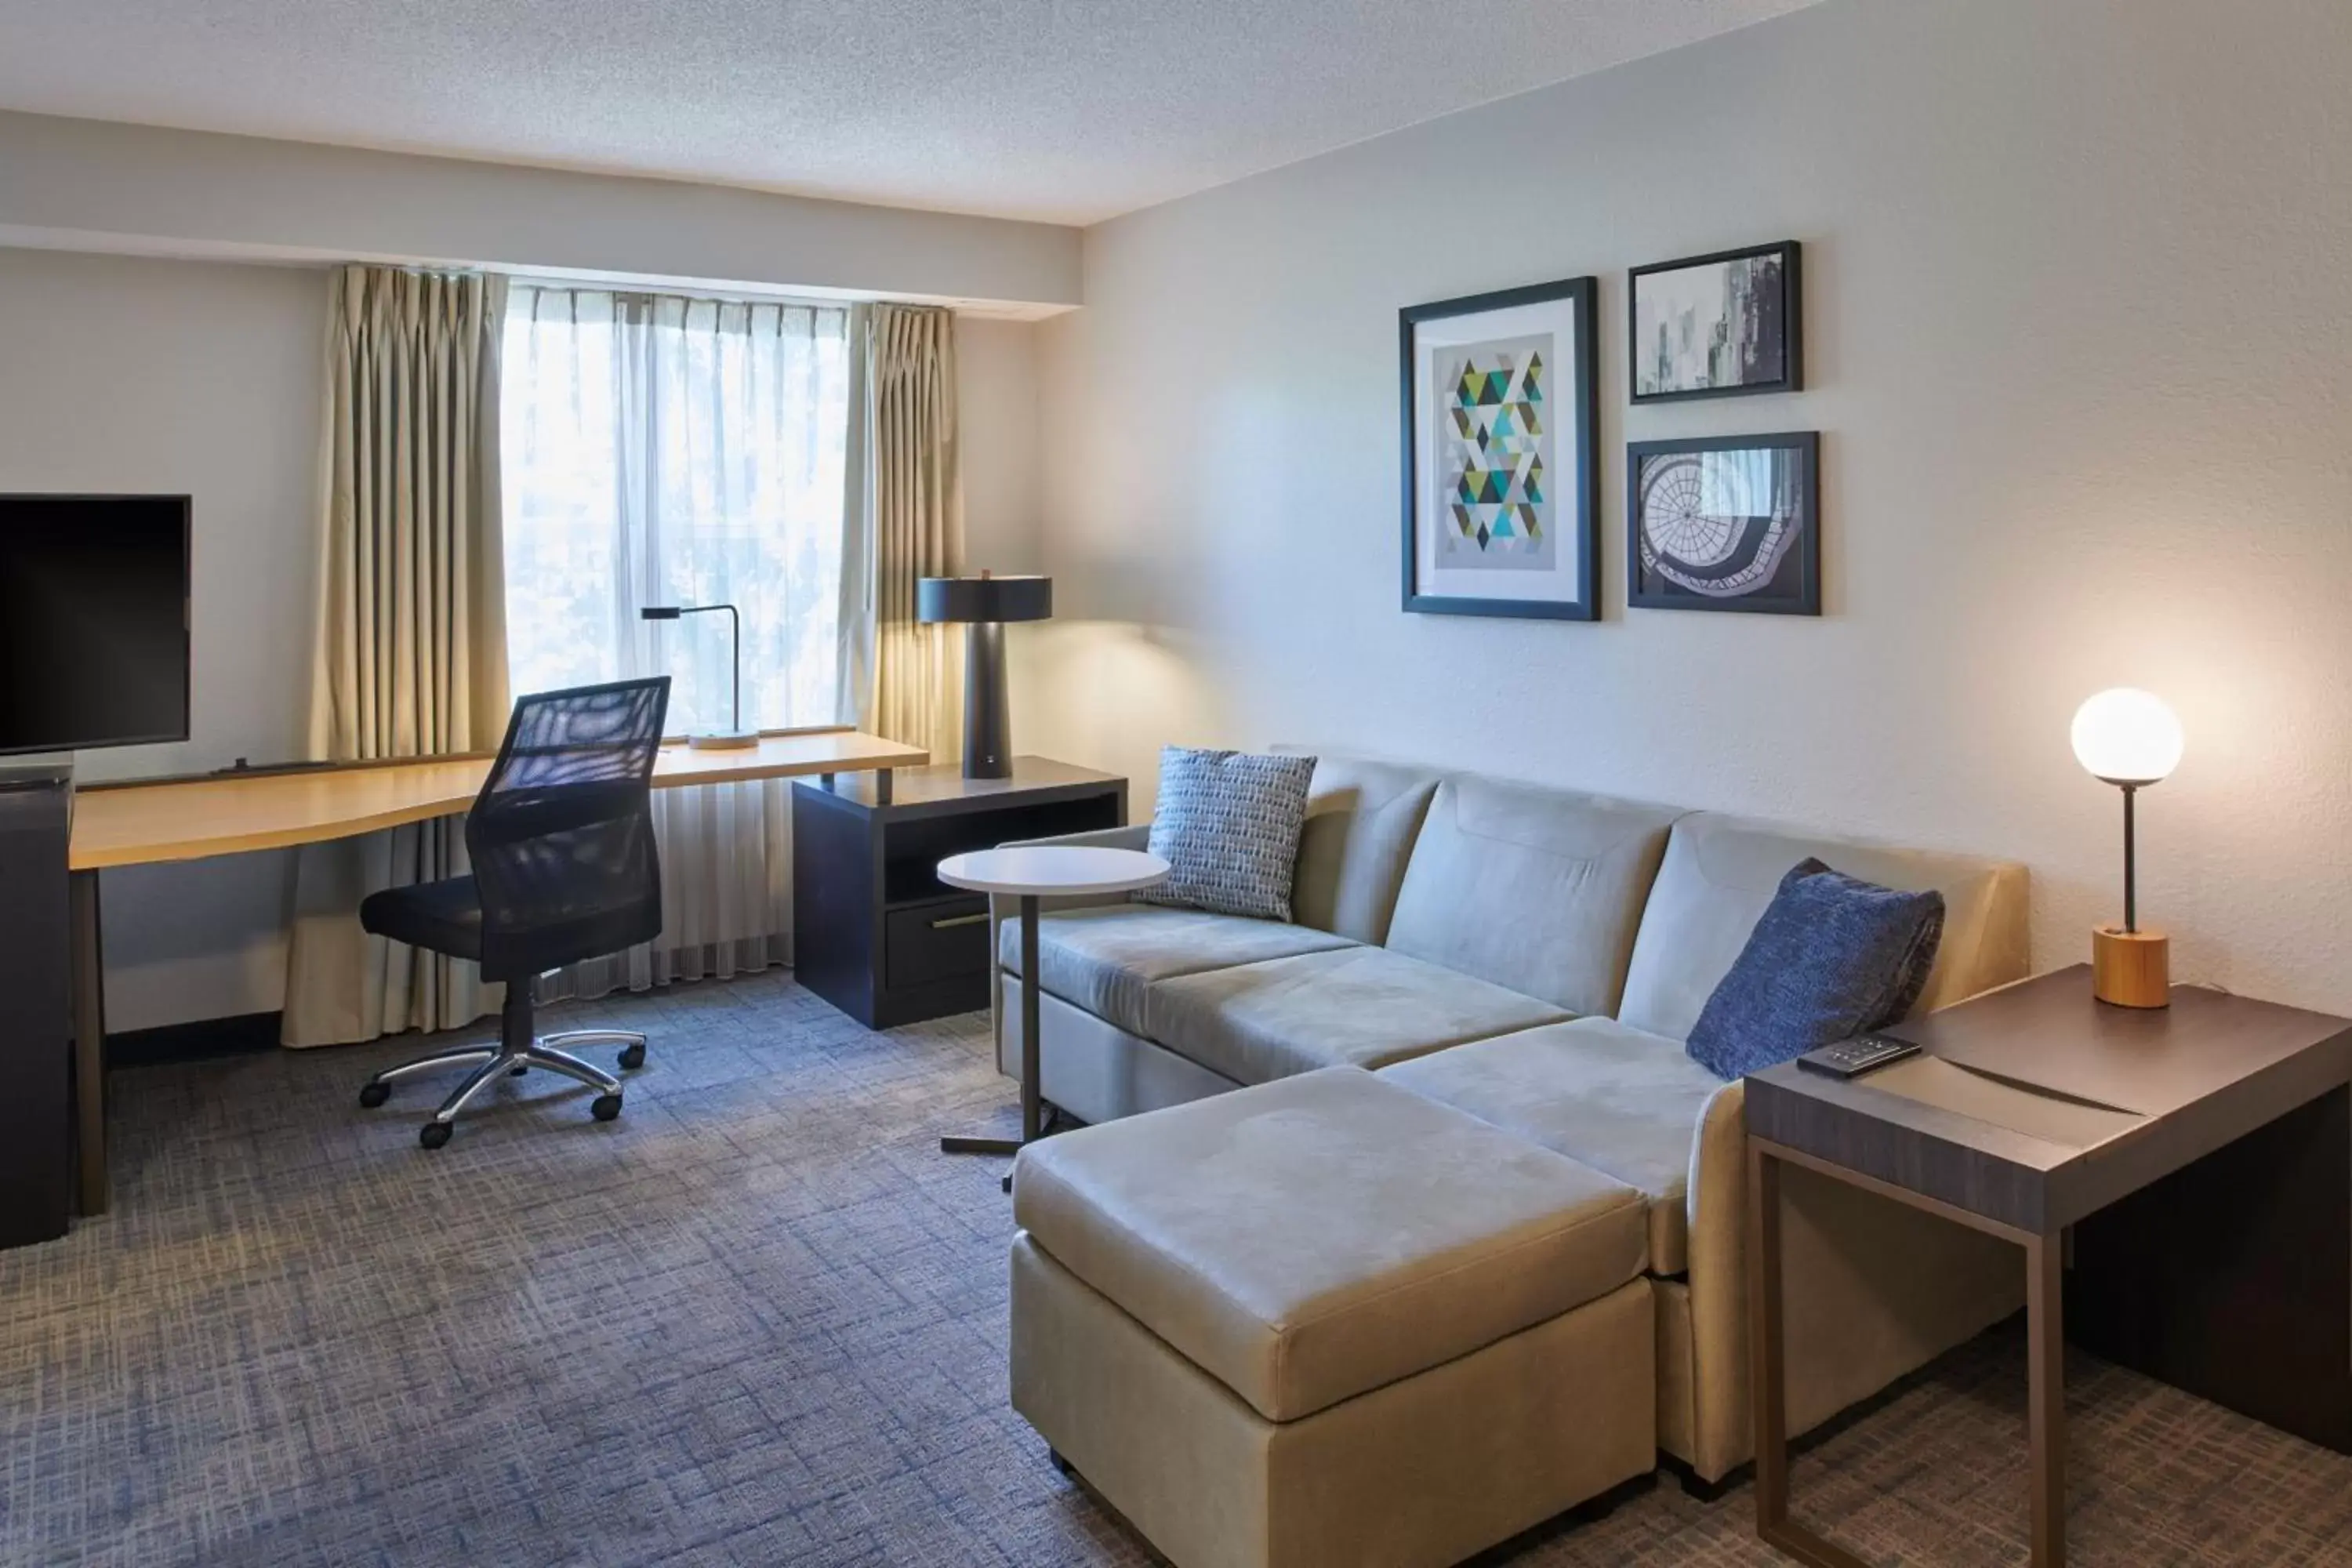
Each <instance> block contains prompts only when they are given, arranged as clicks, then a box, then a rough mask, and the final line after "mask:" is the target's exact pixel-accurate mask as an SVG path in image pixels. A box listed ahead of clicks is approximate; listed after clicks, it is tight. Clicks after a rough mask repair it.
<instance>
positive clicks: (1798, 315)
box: [1625, 239, 1805, 404]
mask: <svg viewBox="0 0 2352 1568" xmlns="http://www.w3.org/2000/svg"><path fill="white" fill-rule="evenodd" d="M1765 256H1777V257H1778V258H1780V290H1779V297H1778V300H1776V302H1775V307H1774V308H1775V310H1777V312H1778V319H1779V321H1780V337H1781V351H1780V367H1781V374H1780V375H1779V376H1777V377H1774V378H1771V379H1768V380H1759V381H1753V382H1741V383H1738V384H1734V385H1727V386H1699V387H1691V388H1688V389H1685V390H1679V391H1671V392H1643V390H1642V325H1641V322H1642V279H1644V278H1654V277H1657V276H1659V275H1660V274H1662V273H1669V272H1684V271H1690V270H1693V269H1696V268H1708V267H1722V266H1726V265H1728V264H1729V263H1731V262H1735V261H1749V260H1753V259H1755V258H1758V257H1765ZM1804 385H1805V287H1804V247H1803V246H1802V245H1801V244H1800V243H1799V242H1798V241H1796V240H1793V239H1783V240H1776V241H1774V242H1773V243H1771V244H1769V245H1751V246H1748V247H1746V248H1744V249H1740V250H1718V251H1714V252H1711V253H1709V254H1708V255H1706V256H1685V257H1683V258H1679V259H1677V260H1674V261H1656V262H1652V263H1651V264H1650V265H1649V266H1647V267H1636V268H1633V269H1632V270H1630V271H1629V272H1627V273H1626V275H1625V388H1626V392H1627V394H1628V395H1630V396H1631V397H1632V398H1633V402H1634V403H1636V404H1649V403H1689V402H1693V401H1695V400H1696V399H1699V398H1704V397H1758V396H1762V395H1767V394H1770V393H1776V392H1801V391H1803V390H1804Z"/></svg>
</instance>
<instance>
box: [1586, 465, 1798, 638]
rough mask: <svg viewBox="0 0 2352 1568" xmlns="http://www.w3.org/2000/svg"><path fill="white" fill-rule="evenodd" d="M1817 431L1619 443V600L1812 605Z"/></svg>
mask: <svg viewBox="0 0 2352 1568" xmlns="http://www.w3.org/2000/svg"><path fill="white" fill-rule="evenodd" d="M1821 452H1822V437H1821V433H1820V432H1819V431H1814V430H1805V431H1798V432H1793V433H1790V434H1788V435H1782V436H1730V437H1719V438H1716V439H1701V440H1681V441H1633V442H1629V443H1627V445H1626V447H1625V535H1626V537H1625V571H1626V585H1625V603H1626V604H1627V605H1629V606H1631V607H1633V608H1634V609H1643V610H1742V611H1747V612H1748V613H1751V614H1756V615H1776V616H1818V615H1820V614H1821V613H1822V528H1821V521H1822V518H1821V467H1822V462H1821Z"/></svg>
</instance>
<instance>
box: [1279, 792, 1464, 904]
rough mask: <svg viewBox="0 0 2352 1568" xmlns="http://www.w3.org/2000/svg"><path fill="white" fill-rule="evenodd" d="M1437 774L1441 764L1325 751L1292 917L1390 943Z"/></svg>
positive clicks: (1310, 803)
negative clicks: (1423, 764)
mask: <svg viewBox="0 0 2352 1568" xmlns="http://www.w3.org/2000/svg"><path fill="white" fill-rule="evenodd" d="M1437 780H1438V774H1437V773H1436V771H1435V770H1434V769H1432V768H1417V767H1413V766H1411V765H1410V764H1407V763H1381V762H1371V761H1369V760H1366V759H1364V758H1360V757H1331V756H1325V757H1319V758H1318V759H1317V761H1316V763H1315V783H1314V784H1313V786H1312V787H1311V788H1309V790H1308V791H1307V826H1306V829H1305V830H1304V831H1303V832H1302V833H1300V835H1299V837H1298V870H1297V875H1296V876H1295V877H1293V878H1292V879H1291V884H1290V918H1291V919H1292V920H1293V921H1297V923H1298V924H1300V925H1303V926H1313V927H1314V928H1315V929H1316V930H1318V931H1330V932H1332V933H1333V934H1334V935H1337V936H1344V937H1348V938H1349V939H1351V940H1353V941H1356V942H1367V943H1370V944H1371V945H1372V946H1375V947H1377V946H1379V945H1380V944H1381V943H1382V942H1386V941H1387V940H1388V934H1389V918H1390V916H1391V915H1392V914H1394V913H1395V911H1396V900H1397V889H1398V887H1399V886H1400V885H1401V884H1402V882H1403V881H1404V868H1405V861H1406V860H1407V859H1408V858H1410V857H1411V856H1412V841H1413V839H1414V838H1415V837H1417V836H1418V835H1419V834H1420V832H1421V820H1422V817H1423V816H1424V815H1425V814H1426V813H1427V812H1428V810H1429V800H1430V797H1431V796H1432V795H1435V794H1436V793H1437Z"/></svg>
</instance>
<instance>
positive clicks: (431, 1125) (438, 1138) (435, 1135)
mask: <svg viewBox="0 0 2352 1568" xmlns="http://www.w3.org/2000/svg"><path fill="white" fill-rule="evenodd" d="M452 1131H456V1129H454V1128H452V1127H451V1126H450V1125H449V1123H447V1122H446V1121H428V1122H426V1123H425V1125H424V1126H423V1127H422V1128H420V1129H418V1131H417V1133H416V1141H417V1142H419V1143H422V1144H424V1145H425V1147H426V1148H427V1149H438V1148H439V1147H441V1145H442V1144H444V1143H446V1142H449V1134H450V1133H451V1132H452Z"/></svg>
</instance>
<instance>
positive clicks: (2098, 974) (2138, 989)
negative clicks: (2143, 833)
mask: <svg viewBox="0 0 2352 1568" xmlns="http://www.w3.org/2000/svg"><path fill="white" fill-rule="evenodd" d="M2071 738H2072V739H2073V741H2074V760H2075V761H2076V762H2079V763H2082V764H2083V768H2084V772H2086V773H2089V774H2090V775H2091V776H2092V777H2093V778H2095V779H2097V780H2099V781H2100V782H2101V783H2102V784H2113V785H2115V786H2116V788H2117V789H2120V790H2122V791H2123V792H2124V921H2123V924H2122V925H2120V926H2114V925H2103V926H2099V927H2097V928H2095V929H2094V930H2093V931H2092V932H2091V992H2092V994H2094V995H2095V996H2096V997H2098V999H2099V1000H2100V1001H2102V1002H2105V1003H2108V1004H2111V1005H2115V1006H2117V1007H2163V1006H2167V1005H2169V1004H2170V1003H2171V1000H2172V963H2171V952H2170V948H2171V944H2170V943H2169V942H2168V941H2167V940H2166V939H2165V936H2164V933H2163V932H2162V931H2142V930H2140V926H2139V846H2138V843H2137V824H2136V823H2135V822H2134V821H2133V820H2132V817H2133V811H2132V805H2133V801H2134V798H2135V797H2136V796H2137V795H2138V794H2139V792H2140V791H2141V790H2144V789H2146V788H2147V787H2148V786H2149V785H2150V784H2161V783H2163V782H2164V780H2165V779H2166V778H2167V777H2168V776H2169V775H2170V773H2171V772H2172V770H2173V769H2175V768H2177V767H2179V765H2180V751H2181V736H2180V721H2179V719H2177V718H2175V717H2173V712H2172V710H2171V709H2169V708H2168V707H2166V706H2165V705H2164V700H2163V699H2161V698H2159V697H2157V696H2155V695H2153V694H2152V693H2149V692H2146V691H2139V690H2136V689H2132V688H2130V687H2127V686H2119V687H2116V689H2113V690H2111V691H2102V692H2100V693H2099V694H2098V695H2097V696H2095V697H2093V698H2092V699H2090V700H2088V701H2086V702H2084V704H2083V706H2082V707H2080V708H2079V709H2077V710H2075V711H2074V730H2073V734H2072V737H2071Z"/></svg>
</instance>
